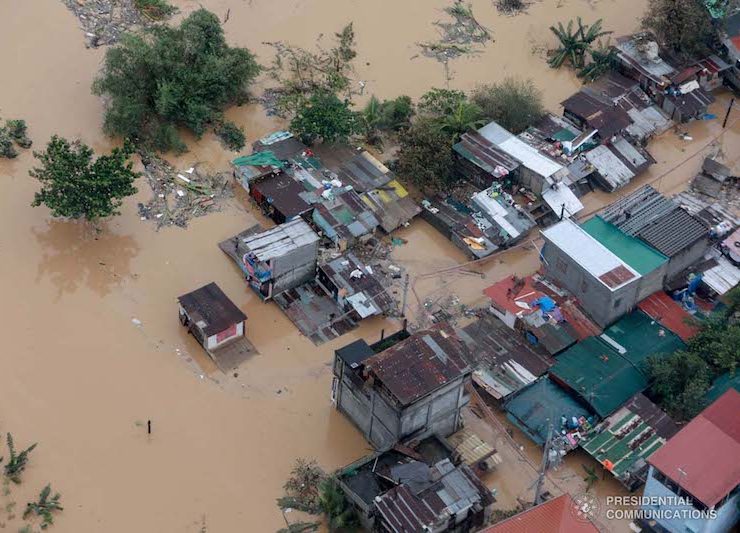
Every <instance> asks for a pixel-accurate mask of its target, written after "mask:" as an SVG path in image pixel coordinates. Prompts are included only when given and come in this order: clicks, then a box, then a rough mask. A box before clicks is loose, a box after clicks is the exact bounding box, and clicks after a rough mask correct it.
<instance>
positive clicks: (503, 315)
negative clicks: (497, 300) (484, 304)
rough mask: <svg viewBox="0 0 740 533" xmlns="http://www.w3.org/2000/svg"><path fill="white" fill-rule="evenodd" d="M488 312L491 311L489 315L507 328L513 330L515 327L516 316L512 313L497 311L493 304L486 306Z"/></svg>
mask: <svg viewBox="0 0 740 533" xmlns="http://www.w3.org/2000/svg"><path fill="white" fill-rule="evenodd" d="M488 310H489V311H491V314H493V316H495V317H497V318H498V319H499V320H500V321H501V322H503V323H504V324H506V325H507V326H509V327H510V328H511V329H514V326H515V325H516V315H515V314H514V313H511V312H509V311H503V312H502V311H499V310H498V309H497V308H496V305H495V304H491V305H490V306H488Z"/></svg>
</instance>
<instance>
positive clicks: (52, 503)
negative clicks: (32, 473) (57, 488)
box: [23, 484, 64, 529]
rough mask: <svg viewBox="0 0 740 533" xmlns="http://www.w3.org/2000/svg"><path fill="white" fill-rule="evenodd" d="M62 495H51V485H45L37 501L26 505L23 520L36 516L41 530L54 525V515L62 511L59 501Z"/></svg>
mask: <svg viewBox="0 0 740 533" xmlns="http://www.w3.org/2000/svg"><path fill="white" fill-rule="evenodd" d="M61 498H62V495H61V494H59V493H58V492H56V493H54V494H53V495H52V493H51V484H48V485H46V486H45V487H44V488H43V489H42V490H41V493H40V494H39V499H38V501H35V502H29V503H28V504H26V510H25V511H24V512H23V519H24V520H26V519H28V518H29V517H31V516H33V515H36V516H39V517H41V529H47V528H48V527H49V526H51V525H52V524H53V523H54V513H55V512H57V511H62V510H64V508H63V507H62V505H61V503H60V500H61Z"/></svg>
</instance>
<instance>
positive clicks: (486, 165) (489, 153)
mask: <svg viewBox="0 0 740 533" xmlns="http://www.w3.org/2000/svg"><path fill="white" fill-rule="evenodd" d="M452 149H453V150H455V152H457V153H458V154H460V155H461V156H462V157H464V158H465V159H467V160H468V161H470V162H471V163H473V164H475V165H476V166H477V167H479V168H480V169H482V170H484V171H485V172H488V173H489V174H491V175H493V176H496V177H502V176H503V175H504V174H505V173H502V172H500V169H504V170H505V171H506V172H512V171H514V170H516V169H517V168H519V163H518V162H517V161H516V160H515V159H513V158H511V157H509V156H508V155H507V154H506V152H504V151H502V150H499V149H498V148H496V146H494V144H493V143H492V142H491V141H489V140H488V139H486V138H485V137H483V136H482V135H481V134H480V133H478V132H477V131H476V132H469V133H465V134H463V136H462V137H461V138H460V142H459V143H457V144H455V145H454V146H453V147H452Z"/></svg>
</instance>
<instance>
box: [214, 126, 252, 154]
mask: <svg viewBox="0 0 740 533" xmlns="http://www.w3.org/2000/svg"><path fill="white" fill-rule="evenodd" d="M215 133H216V135H218V137H219V139H221V142H222V143H223V144H224V146H226V148H228V149H229V150H233V151H238V150H241V149H242V148H244V143H245V142H246V140H247V138H246V136H245V135H244V130H242V129H241V128H240V127H239V126H237V125H236V124H234V123H233V122H221V123H220V124H218V126H216V129H215Z"/></svg>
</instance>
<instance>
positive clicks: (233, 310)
mask: <svg viewBox="0 0 740 533" xmlns="http://www.w3.org/2000/svg"><path fill="white" fill-rule="evenodd" d="M177 300H178V301H179V302H180V305H181V306H182V307H183V309H185V312H186V313H187V314H188V316H189V317H190V320H192V321H193V322H194V323H196V324H198V323H199V322H202V323H203V325H202V327H201V326H200V325H199V326H198V327H200V328H201V329H202V330H203V333H204V334H205V335H206V336H207V337H210V336H211V335H215V334H216V333H220V332H222V331H224V330H226V329H228V328H229V327H231V326H232V325H234V324H238V323H239V322H244V321H245V320H246V319H247V315H245V314H244V313H242V311H241V309H239V308H238V307H237V306H236V305H234V302H232V301H231V300H229V298H228V296H226V295H225V294H224V291H222V290H221V288H220V287H219V286H218V285H216V284H215V283H209V284H208V285H204V286H203V287H201V288H199V289H196V290H194V291H192V292H189V293H187V294H183V295H182V296H180V297H179V298H178V299H177Z"/></svg>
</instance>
